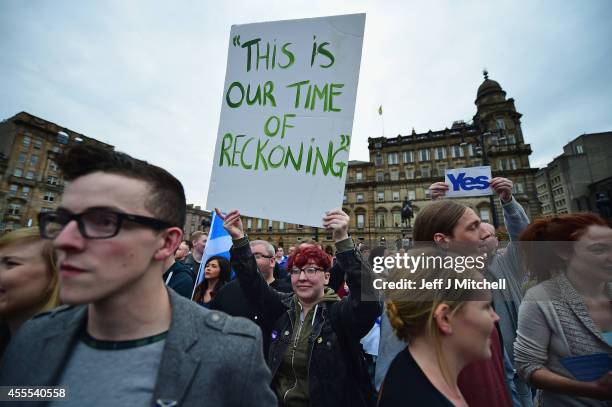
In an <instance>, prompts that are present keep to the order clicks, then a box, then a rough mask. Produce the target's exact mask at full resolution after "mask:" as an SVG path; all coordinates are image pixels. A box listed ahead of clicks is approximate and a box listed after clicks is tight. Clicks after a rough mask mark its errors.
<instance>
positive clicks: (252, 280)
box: [217, 209, 381, 407]
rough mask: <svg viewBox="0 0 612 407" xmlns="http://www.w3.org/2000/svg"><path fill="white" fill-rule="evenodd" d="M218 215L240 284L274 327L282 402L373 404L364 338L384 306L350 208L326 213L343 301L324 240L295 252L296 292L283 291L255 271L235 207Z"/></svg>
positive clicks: (273, 355) (273, 363)
mask: <svg viewBox="0 0 612 407" xmlns="http://www.w3.org/2000/svg"><path fill="white" fill-rule="evenodd" d="M217 216H219V217H221V218H222V219H223V220H224V228H225V229H226V230H227V231H228V233H229V234H230V236H231V237H232V240H233V246H232V249H231V250H230V255H231V263H232V267H233V269H234V270H235V271H236V274H237V276H238V279H239V280H240V284H241V286H242V289H243V290H244V292H245V294H246V295H247V297H248V298H249V301H250V302H251V303H252V304H254V305H256V306H257V307H258V309H259V310H260V311H259V312H261V314H262V316H263V318H264V319H265V320H266V323H271V324H272V326H273V328H272V332H271V335H270V339H271V344H270V350H269V353H268V365H269V367H270V370H271V371H272V375H273V377H274V378H273V380H272V388H273V389H274V391H275V392H276V394H277V397H278V398H279V403H280V405H283V406H298V405H299V406H301V405H306V406H311V407H319V406H326V407H327V406H329V407H332V406H333V407H340V406H371V405H373V403H374V397H373V395H374V391H373V387H372V385H371V382H370V379H369V376H368V373H367V370H366V369H365V364H364V360H363V352H362V349H361V345H360V343H359V340H360V339H361V338H362V337H363V336H364V335H365V334H366V333H367V332H368V331H369V330H370V328H371V327H372V325H373V324H374V321H375V320H376V318H377V317H378V315H379V314H380V311H381V309H380V304H379V302H378V297H377V296H376V294H375V292H374V288H373V285H372V274H371V270H370V267H369V265H368V263H367V262H366V261H364V260H363V259H362V258H361V255H360V254H359V252H358V251H357V250H356V249H355V247H354V243H353V241H352V239H351V238H349V236H348V221H349V217H348V215H346V214H345V213H344V212H342V211H341V210H339V209H338V210H333V211H330V212H328V213H327V215H326V216H325V217H324V218H323V226H324V227H325V228H327V229H328V230H329V231H330V232H331V233H332V235H333V238H334V240H335V242H336V249H337V254H336V258H337V261H338V265H339V267H340V269H341V270H342V272H343V273H344V274H346V276H347V284H348V286H349V288H350V293H349V295H348V296H346V297H344V298H343V299H342V300H340V299H339V298H338V296H337V295H336V294H335V293H334V291H333V290H331V289H330V288H329V287H325V285H326V283H327V282H328V281H329V269H330V267H331V262H330V260H329V256H328V255H327V254H325V252H324V251H323V250H322V249H321V248H320V247H318V246H316V247H307V248H303V249H300V250H299V251H298V253H297V254H296V255H295V261H292V263H291V264H289V270H290V272H291V284H292V286H293V291H294V293H291V294H287V293H280V292H278V291H276V290H274V289H272V288H271V287H270V286H269V285H268V284H266V282H265V280H264V279H263V277H262V276H261V274H260V273H259V272H257V263H256V260H255V257H254V256H253V253H252V252H251V249H250V246H249V241H248V238H247V237H246V235H245V234H244V229H243V226H242V221H241V220H240V213H239V212H238V211H235V210H233V211H230V212H229V213H228V214H227V215H226V216H224V215H223V214H221V213H220V212H219V211H218V210H217Z"/></svg>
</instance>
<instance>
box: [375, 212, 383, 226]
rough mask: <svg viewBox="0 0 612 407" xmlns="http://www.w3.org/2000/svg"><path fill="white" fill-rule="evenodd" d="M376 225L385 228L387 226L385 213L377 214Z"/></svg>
mask: <svg viewBox="0 0 612 407" xmlns="http://www.w3.org/2000/svg"><path fill="white" fill-rule="evenodd" d="M376 227H378V228H384V227H385V214H384V213H377V214H376Z"/></svg>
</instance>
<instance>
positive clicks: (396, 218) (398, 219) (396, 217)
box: [393, 212, 402, 228]
mask: <svg viewBox="0 0 612 407" xmlns="http://www.w3.org/2000/svg"><path fill="white" fill-rule="evenodd" d="M393 224H394V225H395V227H396V228H397V227H399V226H400V225H401V224H402V214H401V213H400V212H393Z"/></svg>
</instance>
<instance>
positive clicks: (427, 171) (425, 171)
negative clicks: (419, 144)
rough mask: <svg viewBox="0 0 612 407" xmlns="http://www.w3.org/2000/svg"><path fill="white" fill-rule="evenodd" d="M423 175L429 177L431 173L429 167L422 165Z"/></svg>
mask: <svg viewBox="0 0 612 407" xmlns="http://www.w3.org/2000/svg"><path fill="white" fill-rule="evenodd" d="M421 177H423V178H429V177H431V173H430V170H429V167H421Z"/></svg>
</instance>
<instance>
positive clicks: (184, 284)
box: [163, 261, 194, 300]
mask: <svg viewBox="0 0 612 407" xmlns="http://www.w3.org/2000/svg"><path fill="white" fill-rule="evenodd" d="M170 273H172V276H171V277H170V281H169V282H167V286H168V287H170V288H172V289H173V290H174V291H176V292H177V293H178V294H180V295H181V296H183V297H185V298H187V299H188V300H190V299H191V294H192V293H193V281H194V280H193V276H192V274H191V270H190V269H189V267H187V266H185V265H184V264H183V263H181V262H179V261H175V262H174V264H173V265H172V266H170V268H169V269H168V270H166V272H165V273H164V275H163V279H164V282H166V281H167V280H168V276H170Z"/></svg>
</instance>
